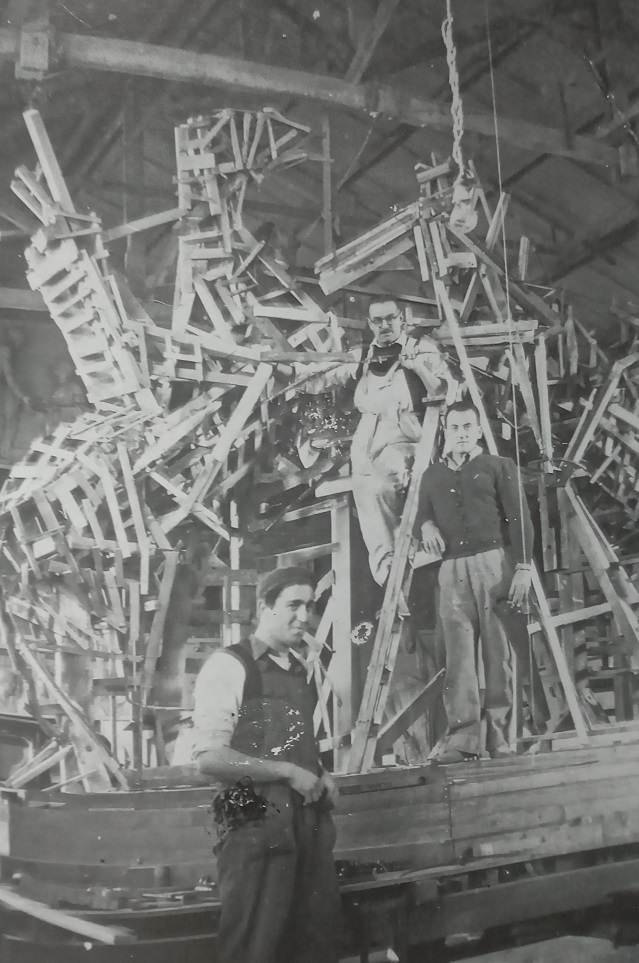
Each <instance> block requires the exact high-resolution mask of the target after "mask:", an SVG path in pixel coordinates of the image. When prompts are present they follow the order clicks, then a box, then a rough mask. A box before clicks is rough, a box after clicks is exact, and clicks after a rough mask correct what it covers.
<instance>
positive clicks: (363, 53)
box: [344, 0, 401, 84]
mask: <svg viewBox="0 0 639 963" xmlns="http://www.w3.org/2000/svg"><path fill="white" fill-rule="evenodd" d="M400 2H401V0H379V3H378V5H377V10H376V11H375V16H374V17H373V19H372V20H371V22H370V24H369V25H368V29H367V30H366V31H365V33H364V35H363V36H362V38H361V40H360V42H359V44H358V47H357V50H356V51H355V56H354V57H353V59H352V60H351V63H350V66H349V68H348V70H347V71H346V75H345V77H344V80H346V81H347V82H348V83H349V84H358V83H359V82H360V80H361V79H362V77H363V75H364V72H365V70H366V68H367V67H368V65H369V63H370V62H371V58H372V56H373V54H374V53H375V50H376V48H377V45H378V43H379V41H380V40H381V38H382V35H383V33H384V31H385V30H386V27H387V26H388V24H389V22H390V19H391V17H392V16H393V14H394V13H395V11H396V10H397V7H398V6H399V4H400Z"/></svg>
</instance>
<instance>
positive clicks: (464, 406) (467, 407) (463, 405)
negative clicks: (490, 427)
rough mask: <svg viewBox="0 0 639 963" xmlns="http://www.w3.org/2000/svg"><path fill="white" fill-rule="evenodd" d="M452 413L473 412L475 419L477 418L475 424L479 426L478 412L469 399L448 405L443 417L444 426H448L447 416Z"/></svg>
mask: <svg viewBox="0 0 639 963" xmlns="http://www.w3.org/2000/svg"><path fill="white" fill-rule="evenodd" d="M453 411H474V412H475V417H476V418H477V424H478V425H481V419H480V417H479V410H478V409H477V408H476V407H475V405H474V404H473V402H472V401H471V400H470V398H462V400H461V401H454V402H453V403H452V405H449V406H448V408H447V409H446V413H445V415H444V424H445V425H447V424H448V416H449V415H450V414H451V412H453Z"/></svg>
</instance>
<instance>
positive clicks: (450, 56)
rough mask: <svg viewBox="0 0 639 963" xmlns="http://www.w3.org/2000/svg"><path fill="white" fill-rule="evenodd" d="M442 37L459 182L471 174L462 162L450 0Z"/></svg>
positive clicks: (461, 112)
mask: <svg viewBox="0 0 639 963" xmlns="http://www.w3.org/2000/svg"><path fill="white" fill-rule="evenodd" d="M442 37H443V38H444V44H445V46H446V61H447V63H448V82H449V84H450V90H451V94H452V97H453V99H452V103H451V108H450V109H451V114H452V116H453V160H454V161H455V163H456V164H457V168H458V173H457V179H456V181H455V184H456V185H457V184H461V183H463V182H464V181H466V180H468V179H469V177H470V176H471V174H470V171H469V170H468V169H467V168H466V165H465V163H464V154H463V150H462V140H463V137H464V108H463V105H462V99H461V92H460V89H459V72H458V70H457V48H456V47H455V40H454V38H453V11H452V0H446V19H445V20H444V22H443V24H442Z"/></svg>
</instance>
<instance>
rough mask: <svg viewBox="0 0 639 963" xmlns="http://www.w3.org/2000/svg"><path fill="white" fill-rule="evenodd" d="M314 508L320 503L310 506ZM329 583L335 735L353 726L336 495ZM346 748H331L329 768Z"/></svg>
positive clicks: (343, 546)
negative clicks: (331, 756)
mask: <svg viewBox="0 0 639 963" xmlns="http://www.w3.org/2000/svg"><path fill="white" fill-rule="evenodd" d="M310 507H311V508H315V509H316V510H317V508H319V507H321V506H315V505H313V506H310ZM330 512H331V541H332V543H333V544H335V545H336V547H335V548H334V549H333V552H332V559H331V569H332V576H333V586H332V590H331V598H332V600H333V625H332V639H331V641H332V647H333V656H332V658H331V661H330V663H329V666H328V669H327V674H328V677H329V679H330V680H331V683H332V686H333V689H334V696H333V729H334V733H335V734H336V735H337V736H338V737H339V736H342V735H348V734H350V732H351V729H352V728H353V721H354V712H353V703H352V696H353V692H352V684H353V648H352V644H351V638H350V635H351V614H352V597H351V593H352V572H351V512H350V505H349V501H348V498H344V497H342V498H337V499H334V500H333V501H332V502H331V503H330ZM347 755H348V754H347V752H345V750H344V749H343V748H341V747H338V748H336V749H334V751H333V771H334V772H341V771H343V770H344V769H345V768H346V765H347Z"/></svg>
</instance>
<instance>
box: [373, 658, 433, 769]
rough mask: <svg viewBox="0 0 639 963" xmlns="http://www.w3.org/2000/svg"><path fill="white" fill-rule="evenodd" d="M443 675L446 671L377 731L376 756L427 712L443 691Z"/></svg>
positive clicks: (388, 748)
mask: <svg viewBox="0 0 639 963" xmlns="http://www.w3.org/2000/svg"><path fill="white" fill-rule="evenodd" d="M445 674H446V670H445V669H440V670H439V672H438V673H437V674H436V675H435V676H433V678H432V679H431V680H430V681H429V682H427V683H426V685H425V686H424V687H423V688H422V690H421V692H418V693H417V695H416V696H414V697H413V699H412V700H411V701H410V702H409V703H407V705H405V706H404V708H403V709H400V711H399V712H397V713H396V714H395V715H394V716H393V718H392V719H389V720H388V722H386V723H384V725H383V726H382V728H381V729H380V731H379V737H378V740H377V752H378V754H380V755H381V754H383V753H384V752H388V751H389V750H390V749H391V748H392V746H393V744H394V743H395V742H396V741H397V739H399V738H400V736H402V735H403V734H404V733H405V732H406V730H407V729H408V728H409V727H410V726H412V725H413V723H414V722H416V721H417V720H418V719H420V718H421V717H422V716H423V715H424V713H425V712H427V711H428V709H429V708H430V707H431V706H432V705H433V703H434V701H435V700H436V699H437V698H438V697H439V696H440V695H441V693H442V691H443V687H444V676H445Z"/></svg>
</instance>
